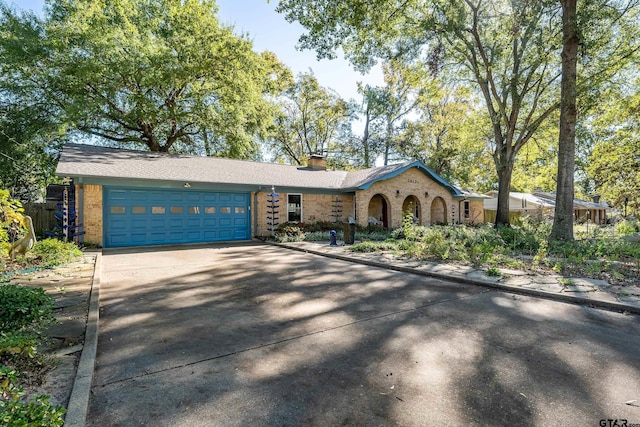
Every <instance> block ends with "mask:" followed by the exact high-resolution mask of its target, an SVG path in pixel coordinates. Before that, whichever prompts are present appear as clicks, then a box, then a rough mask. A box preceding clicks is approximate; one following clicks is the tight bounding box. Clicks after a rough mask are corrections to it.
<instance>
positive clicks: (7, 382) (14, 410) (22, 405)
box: [0, 366, 66, 427]
mask: <svg viewBox="0 0 640 427" xmlns="http://www.w3.org/2000/svg"><path fill="white" fill-rule="evenodd" d="M18 376H19V375H18V373H17V372H16V371H15V370H14V369H12V368H10V367H7V366H0V424H1V425H3V426H7V427H27V426H34V427H36V426H37V427H58V426H62V425H63V423H64V420H63V415H64V414H65V412H66V410H65V409H64V408H63V407H61V406H59V405H57V406H53V405H52V404H51V402H49V396H36V397H34V398H33V399H32V400H30V401H28V402H25V401H24V400H23V399H22V398H21V397H22V396H23V395H24V390H23V389H22V387H20V386H18V385H17V382H18Z"/></svg>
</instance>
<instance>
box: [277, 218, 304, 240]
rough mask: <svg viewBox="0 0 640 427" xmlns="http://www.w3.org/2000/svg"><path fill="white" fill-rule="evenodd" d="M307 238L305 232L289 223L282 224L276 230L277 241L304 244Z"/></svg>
mask: <svg viewBox="0 0 640 427" xmlns="http://www.w3.org/2000/svg"><path fill="white" fill-rule="evenodd" d="M304 238H305V232H304V231H302V230H301V229H300V227H298V226H296V225H292V224H289V223H284V224H280V225H279V226H278V228H277V229H276V240H277V241H279V242H282V243H285V242H302V241H303V240H304Z"/></svg>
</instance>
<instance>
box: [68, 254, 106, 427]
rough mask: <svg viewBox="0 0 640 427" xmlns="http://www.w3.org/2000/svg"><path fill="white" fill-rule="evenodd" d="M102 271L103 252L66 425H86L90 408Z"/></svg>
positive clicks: (98, 261)
mask: <svg viewBox="0 0 640 427" xmlns="http://www.w3.org/2000/svg"><path fill="white" fill-rule="evenodd" d="M101 273H102V252H98V253H97V255H96V262H95V266H94V270H93V280H92V282H91V297H90V298H89V314H88V316H87V328H86V331H85V336H84V346H83V348H82V355H81V356H80V362H79V363H78V369H77V370H76V378H75V380H74V381H73V389H72V390H71V396H70V397H69V404H68V405H67V414H66V416H65V421H64V425H65V427H84V425H85V424H86V419H87V413H88V410H89V397H90V396H91V384H92V382H93V370H94V367H95V364H96V352H97V349H98V320H99V318H100V278H101Z"/></svg>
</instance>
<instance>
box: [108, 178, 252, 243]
mask: <svg viewBox="0 0 640 427" xmlns="http://www.w3.org/2000/svg"><path fill="white" fill-rule="evenodd" d="M103 200H104V246H105V247H125V246H150V245H169V244H182V243H203V242H217V241H229V240H247V239H250V238H251V232H250V231H251V228H250V227H251V222H250V216H249V215H250V212H249V211H250V209H251V207H250V197H249V193H232V192H213V191H190V190H186V189H185V190H170V189H157V188H123V187H106V186H105V187H104V194H103Z"/></svg>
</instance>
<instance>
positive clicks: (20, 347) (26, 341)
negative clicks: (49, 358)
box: [0, 331, 41, 371]
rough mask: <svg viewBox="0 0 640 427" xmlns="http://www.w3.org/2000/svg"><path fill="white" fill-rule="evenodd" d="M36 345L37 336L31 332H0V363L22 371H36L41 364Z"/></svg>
mask: <svg viewBox="0 0 640 427" xmlns="http://www.w3.org/2000/svg"><path fill="white" fill-rule="evenodd" d="M37 344H38V336H37V335H36V334H34V333H33V332H31V331H17V332H16V331H8V332H0V363H2V364H5V365H11V366H13V367H15V368H18V369H20V370H23V371H32V370H37V366H38V365H39V364H40V362H41V360H40V359H41V358H40V357H38V356H39V355H38V353H37ZM34 368H36V369H34Z"/></svg>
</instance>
